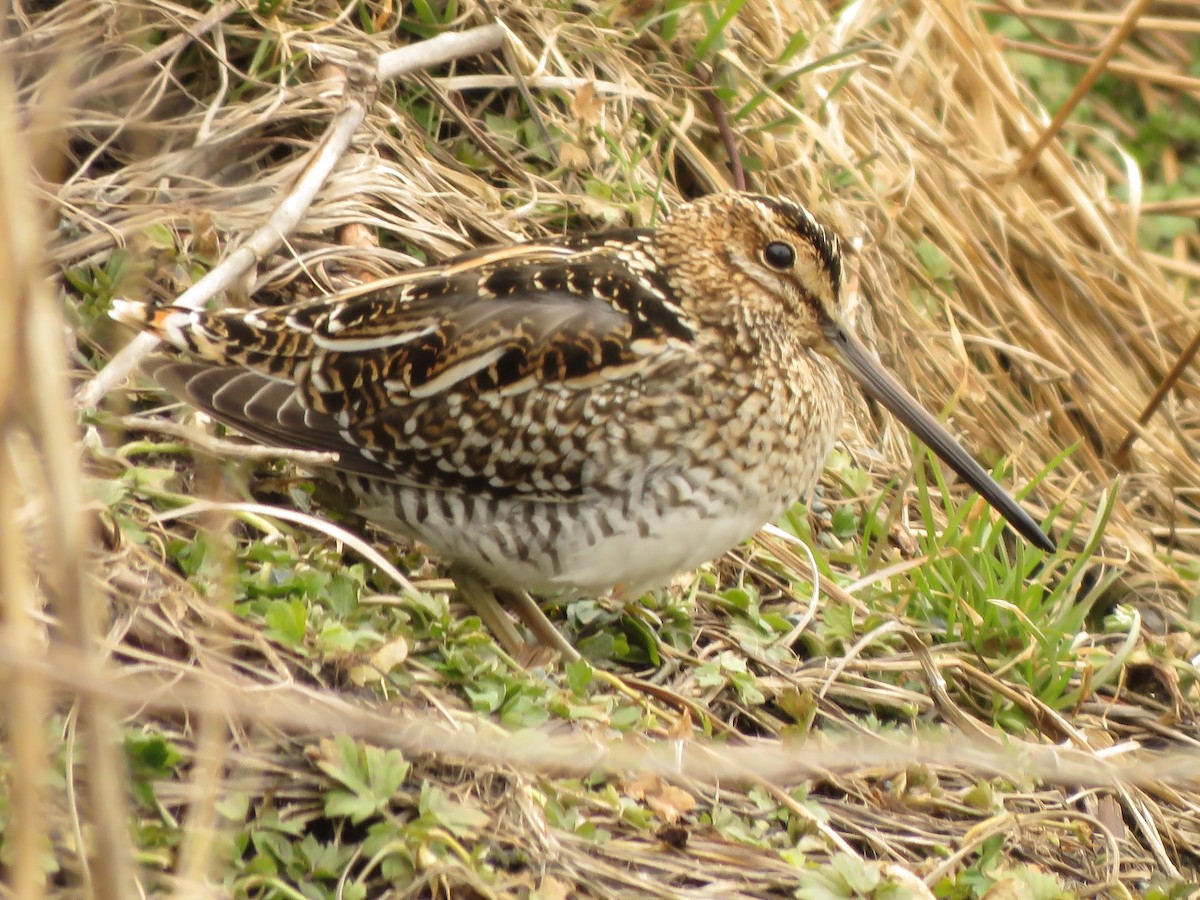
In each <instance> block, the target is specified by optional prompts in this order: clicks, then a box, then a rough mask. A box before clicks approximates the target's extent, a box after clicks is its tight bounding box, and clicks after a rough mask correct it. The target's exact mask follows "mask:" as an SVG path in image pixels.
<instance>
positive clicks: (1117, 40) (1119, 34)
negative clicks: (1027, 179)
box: [1016, 0, 1154, 178]
mask: <svg viewBox="0 0 1200 900" xmlns="http://www.w3.org/2000/svg"><path fill="white" fill-rule="evenodd" d="M1153 2H1154V0H1133V2H1132V3H1131V4H1129V9H1128V10H1126V12H1125V16H1124V18H1123V19H1122V20H1121V24H1120V26H1119V27H1118V28H1116V29H1115V30H1114V31H1113V33H1112V34H1111V35H1109V37H1108V40H1107V41H1105V42H1104V47H1103V48H1101V50H1100V54H1099V56H1097V57H1096V58H1095V59H1094V60H1093V61H1092V64H1091V65H1090V66H1088V69H1087V71H1086V72H1084V73H1083V77H1082V78H1081V79H1079V83H1078V84H1077V85H1075V90H1073V91H1071V96H1070V97H1068V98H1067V101H1066V102H1065V103H1064V104H1063V105H1062V106H1061V107H1059V110H1058V112H1056V113H1055V114H1054V118H1053V119H1051V120H1050V124H1049V125H1047V126H1046V128H1045V130H1043V131H1042V133H1041V135H1040V136H1039V137H1038V139H1037V140H1036V141H1034V142H1033V146H1032V147H1030V148H1029V149H1028V150H1026V151H1025V155H1024V156H1022V157H1021V161H1020V162H1019V163H1018V164H1017V169H1016V177H1018V178H1019V177H1020V176H1022V175H1024V174H1025V173H1026V172H1028V171H1029V170H1030V168H1032V167H1033V164H1034V163H1035V162H1037V158H1038V157H1039V156H1040V155H1041V153H1042V151H1043V150H1045V149H1046V147H1047V145H1048V144H1049V143H1050V142H1051V141H1052V140H1054V138H1055V137H1057V136H1058V132H1059V131H1060V130H1061V129H1062V127H1063V123H1065V122H1066V121H1067V118H1068V117H1069V116H1070V115H1071V113H1072V112H1074V111H1075V107H1076V106H1078V105H1079V101H1081V100H1082V99H1083V98H1084V97H1085V96H1087V93H1088V91H1090V90H1091V89H1092V85H1094V84H1095V83H1096V79H1097V78H1099V77H1100V76H1101V75H1103V74H1104V70H1105V68H1107V66H1108V63H1109V60H1111V59H1112V58H1113V57H1114V56H1115V55H1116V53H1117V51H1118V50H1120V49H1121V45H1122V44H1124V43H1125V41H1126V40H1128V39H1129V36H1130V35H1131V34H1133V30H1134V29H1135V28H1136V27H1137V22H1138V19H1139V18H1141V15H1142V13H1144V12H1145V11H1146V10H1147V9H1149V8H1150V4H1151V3H1153Z"/></svg>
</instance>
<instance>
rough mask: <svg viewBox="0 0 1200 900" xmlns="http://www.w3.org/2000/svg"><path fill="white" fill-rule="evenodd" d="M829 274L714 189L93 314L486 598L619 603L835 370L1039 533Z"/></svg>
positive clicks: (795, 457)
mask: <svg viewBox="0 0 1200 900" xmlns="http://www.w3.org/2000/svg"><path fill="white" fill-rule="evenodd" d="M842 270H843V256H842V251H841V244H840V242H839V239H838V237H837V235H836V234H835V233H834V232H833V231H832V230H831V229H830V228H828V227H826V226H825V225H823V224H821V223H820V222H819V221H818V220H817V219H816V218H815V217H814V216H813V215H812V214H811V213H810V212H809V211H808V210H807V209H806V208H804V207H803V206H802V205H800V204H798V203H796V202H793V201H791V200H789V199H786V198H782V197H775V196H767V195H762V194H753V193H747V192H727V193H715V194H710V195H707V196H703V197H700V198H698V199H695V200H692V201H690V202H684V203H681V204H680V205H678V206H677V207H676V208H675V209H674V210H673V211H672V212H670V213H669V214H668V215H667V216H665V217H664V218H663V219H662V220H661V221H660V222H659V223H658V224H657V225H656V227H653V228H636V229H621V230H610V231H602V232H585V233H580V234H568V235H566V236H560V237H555V238H551V239H532V240H527V241H524V242H519V243H513V244H510V245H501V246H492V247H484V248H480V249H476V250H472V251H469V252H467V253H464V254H463V255H460V256H457V257H454V258H451V259H448V260H447V261H444V262H442V263H440V264H436V265H431V266H428V267H425V268H418V269H415V270H412V271H408V272H404V273H401V274H400V275H398V276H395V277H393V278H389V279H386V280H385V281H384V282H381V283H367V284H363V285H360V286H356V287H355V288H352V289H349V290H345V291H341V292H339V293H336V294H332V295H327V296H320V297H316V298H313V299H306V300H301V301H299V302H294V303H290V304H288V305H283V306H278V307H262V308H254V309H222V310H217V311H210V310H206V309H191V308H183V307H177V306H171V305H156V304H152V303H151V304H148V303H141V302H134V301H128V300H119V301H115V302H114V305H113V309H112V313H111V314H112V316H113V317H114V318H115V319H117V320H118V321H120V322H123V323H125V324H127V325H130V326H132V327H133V328H135V329H140V330H144V331H148V332H150V333H152V334H154V335H156V336H157V337H158V338H160V339H161V340H162V341H163V342H164V343H165V344H166V345H167V348H168V350H169V352H170V354H171V355H170V356H169V357H168V358H167V359H166V360H165V361H162V362H160V363H159V364H157V366H156V368H155V369H154V372H153V376H154V378H155V380H156V381H157V382H158V384H159V385H160V386H161V387H162V388H164V389H165V390H166V391H168V392H169V393H170V394H173V395H174V396H175V397H177V398H179V399H181V400H183V401H185V402H187V403H188V404H191V405H192V406H194V407H196V408H198V409H200V410H202V411H204V412H206V413H208V414H209V415H210V416H212V417H214V418H215V419H217V420H219V421H220V422H223V423H225V424H226V425H228V426H231V427H233V428H234V429H236V430H238V431H240V432H241V433H242V434H243V435H245V436H246V437H248V438H250V439H251V440H254V441H257V442H260V443H262V444H266V445H271V446H276V447H286V448H292V449H301V450H313V451H326V452H329V453H332V454H336V460H337V461H336V462H335V463H333V464H332V466H331V472H330V474H331V475H332V477H333V478H334V479H335V480H336V481H337V482H338V483H339V485H340V486H341V487H342V488H343V489H344V490H345V491H346V492H347V493H348V494H349V496H350V497H351V498H352V501H353V503H354V505H355V506H356V507H357V509H358V511H359V512H360V513H361V515H362V516H363V517H364V518H365V519H366V520H368V521H370V522H373V523H375V524H377V525H378V526H380V527H382V528H383V529H384V530H385V531H388V532H391V533H395V534H399V535H401V536H405V537H408V538H412V539H416V540H418V541H420V542H422V543H424V544H425V545H427V546H428V547H429V548H431V549H432V550H433V551H434V553H435V554H436V555H437V556H439V557H440V558H441V559H443V560H445V561H447V562H448V563H450V564H451V565H452V566H453V570H452V571H453V572H455V573H457V574H456V575H455V578H456V580H458V579H459V577H460V575H461V577H462V579H463V581H464V582H467V581H469V582H471V583H472V584H473V585H474V587H476V588H478V589H479V590H478V591H475V593H476V594H480V593H482V594H485V595H486V594H487V592H488V591H491V592H493V593H492V596H491V600H490V602H491V603H492V605H493V606H496V605H498V601H497V600H496V597H498V596H506V597H511V596H514V595H522V596H527V594H526V593H525V592H530V593H532V594H535V595H537V596H540V597H543V598H548V597H563V598H569V597H582V596H600V595H605V594H615V595H617V596H620V597H636V596H639V595H640V594H641V593H642V592H643V591H645V590H649V589H653V588H656V587H659V586H661V585H663V584H665V583H666V582H667V581H669V580H670V578H671V577H672V576H674V575H675V574H677V573H679V572H684V571H689V570H693V569H695V568H697V567H698V566H700V565H701V564H703V563H705V562H707V561H709V560H712V559H714V558H716V557H718V556H720V555H721V554H723V553H725V552H726V551H728V550H729V549H731V548H732V547H734V546H736V545H737V544H739V543H740V542H742V541H744V540H746V539H748V538H749V537H751V536H753V535H754V534H755V533H756V532H757V531H758V530H759V529H760V528H761V527H762V526H763V525H764V524H766V523H768V522H771V521H773V520H775V519H776V518H777V517H779V516H780V515H781V514H782V513H783V512H784V511H786V510H787V509H788V508H790V507H791V506H792V505H793V504H794V503H796V502H797V501H799V500H801V499H804V498H806V497H807V496H808V495H809V494H810V493H811V491H812V489H813V487H814V486H815V484H816V482H817V480H818V478H819V476H820V473H821V471H822V468H823V466H824V462H825V459H826V457H827V456H828V455H829V452H830V450H831V449H832V447H833V444H834V441H835V438H836V436H837V433H838V431H839V428H840V427H841V424H842V420H843V418H844V416H845V413H846V405H847V398H846V396H845V394H844V389H843V378H842V372H846V373H848V374H849V375H850V376H852V377H853V378H854V379H855V380H856V381H857V382H858V383H859V384H860V385H861V387H862V388H863V389H865V391H866V392H867V393H868V394H870V395H872V396H873V397H875V398H876V399H877V400H878V401H879V402H880V403H882V405H883V406H884V407H886V408H887V409H889V410H890V411H891V412H892V413H893V414H894V415H896V416H897V418H899V419H900V421H901V422H903V423H904V424H905V425H906V426H908V428H910V429H911V430H912V431H913V432H914V433H915V434H916V435H917V436H918V437H919V438H920V439H921V440H922V441H924V442H925V443H926V444H927V445H928V446H929V447H930V448H931V449H932V450H933V451H934V452H935V453H936V454H937V455H938V456H939V457H940V458H941V459H942V460H943V461H944V462H945V463H946V464H947V465H948V466H949V467H950V468H951V469H953V470H954V471H955V472H957V473H958V474H959V475H960V476H961V477H962V478H963V479H964V480H965V481H966V482H968V483H969V484H970V485H971V486H972V487H973V488H974V489H975V490H976V491H978V492H979V493H980V494H981V495H982V496H983V497H984V498H985V499H986V500H987V502H988V503H989V504H991V505H992V506H993V507H994V508H995V509H996V510H997V511H999V513H1000V514H1001V515H1002V516H1003V517H1004V518H1005V519H1006V520H1007V521H1008V522H1009V523H1010V525H1011V526H1012V527H1013V528H1014V529H1015V530H1016V531H1017V532H1018V533H1019V534H1021V535H1022V536H1023V537H1024V538H1025V539H1027V540H1028V541H1030V542H1031V543H1032V544H1034V545H1035V546H1037V547H1038V548H1040V549H1042V550H1045V551H1052V550H1053V549H1054V543H1053V541H1051V540H1050V538H1049V537H1048V536H1047V535H1046V533H1045V532H1043V531H1042V529H1041V528H1040V527H1039V525H1038V523H1037V522H1036V521H1035V520H1034V519H1033V518H1032V517H1031V516H1030V515H1029V513H1027V512H1026V511H1025V510H1024V509H1023V508H1022V507H1021V506H1020V505H1019V504H1018V503H1017V502H1016V501H1015V500H1013V499H1012V497H1011V496H1010V495H1009V494H1008V493H1007V492H1006V491H1005V490H1004V489H1003V488H1002V487H1001V486H1000V485H999V484H997V483H996V482H995V481H994V480H993V479H992V478H991V476H989V475H988V473H987V472H986V471H985V470H984V469H983V468H982V467H981V466H980V465H979V464H978V463H977V462H976V461H975V460H974V459H973V458H972V457H971V455H970V454H969V453H968V452H967V451H966V450H965V449H964V448H963V447H962V446H961V445H960V444H959V442H958V441H957V440H956V439H955V438H954V437H953V436H952V435H951V434H950V432H949V431H947V430H946V428H944V427H943V426H942V425H941V424H939V423H938V421H937V420H936V419H935V418H934V417H933V416H932V415H930V414H929V413H928V412H927V411H926V410H925V409H923V408H922V407H921V406H920V404H919V403H918V402H917V401H916V400H915V399H914V398H913V397H912V396H911V394H909V392H908V391H907V390H906V389H905V388H904V387H903V386H902V385H901V384H900V382H899V381H898V380H897V379H896V378H895V377H894V376H892V375H891V374H890V373H889V372H888V371H887V370H886V369H885V368H884V367H883V366H882V365H881V364H880V363H879V362H878V361H877V359H876V358H875V357H874V356H873V355H872V354H871V353H870V351H868V350H867V349H866V347H865V346H864V345H863V344H862V342H861V341H860V340H859V339H858V338H857V337H856V336H855V335H854V333H853V331H852V329H851V328H850V326H849V324H848V323H847V321H846V316H845V310H844V308H843V301H844V298H843V286H842V281H843V274H842ZM460 587H461V583H460ZM497 592H498V593H497ZM475 601H476V602H474V603H473V605H475V606H476V608H477V609H479V608H480V607H479V602H483V603H484V605H487V602H488V601H486V600H484V601H480V600H479V597H478V596H476V598H475ZM526 612H528V608H527V607H526ZM496 615H497V613H496V610H495V609H492V608H490V609H489V614H488V616H486V617H485V621H486V622H488V623H489V624H492V620H494V619H495V617H496ZM527 621H528V620H527ZM545 624H546V623H544V622H542V623H539V627H540V628H542V629H543V630H544V627H545ZM550 627H551V630H552V631H554V629H553V627H552V626H550ZM535 633H537V634H539V636H544V635H543V634H542V631H538V630H536V629H535ZM554 633H555V634H557V631H554ZM512 639H514V638H513V637H512V633H511V632H509V640H512ZM551 641H552V642H553V636H551ZM554 643H555V646H558V647H559V648H561V647H562V644H563V642H562V641H561V640H560V641H559V642H554ZM568 646H569V645H568Z"/></svg>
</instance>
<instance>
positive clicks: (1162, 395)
mask: <svg viewBox="0 0 1200 900" xmlns="http://www.w3.org/2000/svg"><path fill="white" fill-rule="evenodd" d="M1198 351H1200V331H1197V332H1196V334H1195V336H1194V337H1193V338H1192V342H1191V343H1190V344H1188V345H1187V346H1186V347H1185V348H1184V349H1183V352H1182V353H1180V354H1179V358H1178V359H1176V360H1175V365H1173V366H1171V371H1170V372H1168V373H1167V374H1166V375H1164V376H1163V380H1162V381H1161V382H1159V385H1158V389H1157V390H1155V392H1154V396H1152V397H1151V398H1150V400H1149V402H1148V403H1147V404H1146V406H1145V408H1144V409H1143V410H1142V411H1141V413H1140V414H1139V415H1138V417H1137V425H1135V426H1134V427H1132V428H1130V429H1129V431H1128V432H1127V433H1126V435H1125V440H1123V441H1121V445H1120V446H1119V447H1117V449H1116V450H1114V451H1113V462H1115V463H1116V464H1117V465H1118V466H1120V467H1121V468H1122V469H1125V470H1128V469H1130V468H1131V466H1132V461H1131V459H1130V456H1129V451H1130V450H1131V449H1132V448H1133V442H1134V441H1136V440H1137V437H1138V434H1139V433H1140V431H1141V430H1142V428H1144V427H1145V426H1146V423H1147V422H1149V421H1150V419H1151V418H1152V417H1153V416H1154V413H1155V412H1157V411H1158V408H1159V407H1160V406H1162V402H1163V400H1164V399H1166V396H1167V394H1168V393H1169V392H1170V390H1171V388H1173V387H1174V386H1175V383H1176V382H1178V381H1179V379H1180V378H1182V377H1183V373H1184V370H1185V369H1187V367H1188V366H1189V365H1191V362H1192V359H1193V358H1194V357H1195V355H1196V353H1197V352H1198Z"/></svg>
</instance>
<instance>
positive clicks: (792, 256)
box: [763, 241, 796, 272]
mask: <svg viewBox="0 0 1200 900" xmlns="http://www.w3.org/2000/svg"><path fill="white" fill-rule="evenodd" d="M763 262H765V263H766V264H767V265H768V266H770V267H771V268H772V269H776V270H778V271H780V272H783V271H785V270H786V269H790V268H791V267H792V266H793V265H795V263H796V250H795V248H793V247H792V245H791V244H785V243H784V242H783V241H771V243H769V244H767V246H766V247H764V248H763Z"/></svg>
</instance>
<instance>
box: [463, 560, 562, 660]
mask: <svg viewBox="0 0 1200 900" xmlns="http://www.w3.org/2000/svg"><path fill="white" fill-rule="evenodd" d="M450 574H451V577H453V579H454V583H455V585H456V586H457V587H458V593H459V595H460V596H461V597H462V598H463V600H465V601H466V602H467V605H468V606H470V607H471V609H473V610H474V611H475V614H476V615H477V616H479V619H480V621H482V622H483V624H484V626H485V627H486V628H487V629H488V630H489V631H491V633H492V634H493V635H495V637H496V640H498V641H499V642H500V646H501V647H503V648H504V650H505V652H506V653H508V654H509V655H510V656H512V657H513V658H514V659H518V660H520V659H525V658H527V657H528V656H529V655H530V649H531V647H530V645H529V644H528V643H526V641H525V639H524V638H523V637H521V635H520V633H519V632H518V631H517V629H516V626H514V625H513V622H512V619H510V618H509V617H508V614H507V613H506V612H505V611H504V607H503V606H501V604H500V598H503V599H504V601H505V604H506V605H510V606H511V607H512V609H513V611H514V612H515V613H516V614H517V617H518V618H520V620H521V621H522V622H524V623H525V625H527V626H528V627H529V630H530V631H532V632H533V635H534V637H535V638H537V640H538V643H540V644H541V645H542V646H543V647H546V648H547V649H550V650H556V651H557V652H558V653H559V654H560V655H561V656H562V658H563V659H566V660H570V661H574V660H577V659H579V652H578V651H577V650H576V649H575V648H574V647H572V646H571V645H570V644H569V643H567V640H566V638H564V637H563V636H562V635H561V634H560V633H559V631H558V629H557V628H555V627H554V625H553V624H552V623H551V622H550V620H549V619H547V618H546V614H545V613H544V612H542V610H541V607H539V606H538V605H537V604H536V603H534V602H533V600H532V599H531V598H530V597H529V595H528V594H526V593H525V592H524V591H501V590H495V589H493V588H491V587H489V586H488V585H486V584H484V583H483V581H482V580H481V579H480V578H479V576H478V575H476V574H475V573H474V572H471V571H470V570H467V569H464V568H462V567H460V566H456V567H454V568H453V569H452V571H451V573H450Z"/></svg>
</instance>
